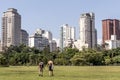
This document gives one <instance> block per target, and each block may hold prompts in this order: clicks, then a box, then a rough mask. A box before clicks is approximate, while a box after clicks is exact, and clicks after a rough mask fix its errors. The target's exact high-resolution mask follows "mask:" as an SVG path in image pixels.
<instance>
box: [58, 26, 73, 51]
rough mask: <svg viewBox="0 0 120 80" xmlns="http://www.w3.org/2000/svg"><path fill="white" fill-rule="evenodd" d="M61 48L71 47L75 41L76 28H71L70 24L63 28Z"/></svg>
mask: <svg viewBox="0 0 120 80" xmlns="http://www.w3.org/2000/svg"><path fill="white" fill-rule="evenodd" d="M60 32H61V34H60V48H61V50H62V49H63V48H64V47H67V46H70V45H72V44H73V42H74V41H75V27H70V26H69V25H68V24H64V25H62V26H61V31H60Z"/></svg>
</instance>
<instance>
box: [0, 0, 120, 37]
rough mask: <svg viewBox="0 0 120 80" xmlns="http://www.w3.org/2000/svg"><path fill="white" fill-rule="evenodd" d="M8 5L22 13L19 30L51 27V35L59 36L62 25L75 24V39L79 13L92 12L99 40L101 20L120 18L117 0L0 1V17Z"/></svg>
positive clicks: (119, 5) (118, 1) (47, 28)
mask: <svg viewBox="0 0 120 80" xmlns="http://www.w3.org/2000/svg"><path fill="white" fill-rule="evenodd" d="M8 8H16V9H17V10H18V12H19V14H20V15H21V16H22V29H25V30H27V31H28V33H29V34H30V35H31V34H33V33H34V32H35V30H36V29H37V28H42V29H44V30H50V31H51V32H52V34H53V37H54V38H59V37H60V36H59V35H60V26H61V25H62V24H69V25H70V26H74V27H76V37H77V38H78V37H79V34H78V32H79V18H80V14H82V13H86V12H94V13H95V27H96V29H97V31H98V39H101V38H102V22H101V20H103V19H108V18H111V19H114V18H116V19H120V9H119V8H120V0H0V17H2V14H3V12H5V11H6V10H7V9H8ZM0 23H1V19H0ZM0 26H1V24H0ZM0 32H1V28H0Z"/></svg>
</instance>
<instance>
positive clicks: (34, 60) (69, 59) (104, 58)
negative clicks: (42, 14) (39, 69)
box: [0, 44, 120, 66]
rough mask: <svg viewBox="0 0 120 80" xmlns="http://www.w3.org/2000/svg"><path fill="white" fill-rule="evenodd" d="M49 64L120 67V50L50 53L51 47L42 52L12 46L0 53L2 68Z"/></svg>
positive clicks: (22, 46) (70, 50) (73, 50)
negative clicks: (40, 63) (41, 62)
mask: <svg viewBox="0 0 120 80" xmlns="http://www.w3.org/2000/svg"><path fill="white" fill-rule="evenodd" d="M41 60H42V61H43V62H44V63H45V64H47V62H48V60H53V62H54V64H55V65H76V66H80V65H119V64H120V48H116V49H112V50H104V49H102V50H98V49H96V50H93V49H83V51H79V50H78V49H76V48H75V49H72V48H70V47H66V48H64V50H63V51H62V52H60V51H59V49H57V50H56V51H54V52H50V49H49V46H48V47H45V48H44V50H42V51H40V50H38V49H36V48H34V47H33V48H30V47H28V46H25V45H23V44H22V45H20V46H12V45H11V46H10V47H8V48H6V50H5V51H4V52H1V53H0V66H9V65H12V66H17V65H26V66H29V65H38V63H39V62H40V61H41Z"/></svg>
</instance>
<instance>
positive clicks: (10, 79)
mask: <svg viewBox="0 0 120 80" xmlns="http://www.w3.org/2000/svg"><path fill="white" fill-rule="evenodd" d="M0 80H120V66H55V67H54V76H53V77H49V76H48V69H47V68H45V70H44V76H43V77H39V76H38V67H37V66H29V67H27V66H10V67H0Z"/></svg>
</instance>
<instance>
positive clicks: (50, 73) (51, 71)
mask: <svg viewBox="0 0 120 80" xmlns="http://www.w3.org/2000/svg"><path fill="white" fill-rule="evenodd" d="M48 69H49V76H53V61H51V60H50V61H48Z"/></svg>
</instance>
